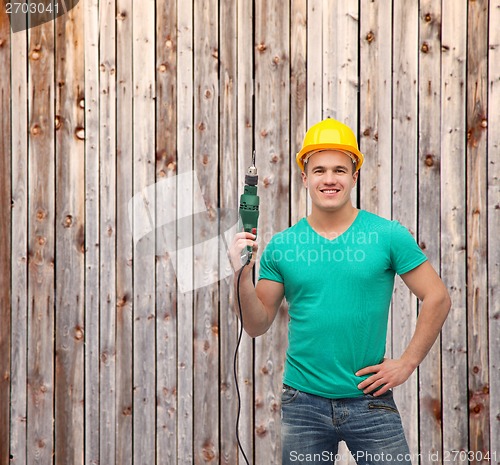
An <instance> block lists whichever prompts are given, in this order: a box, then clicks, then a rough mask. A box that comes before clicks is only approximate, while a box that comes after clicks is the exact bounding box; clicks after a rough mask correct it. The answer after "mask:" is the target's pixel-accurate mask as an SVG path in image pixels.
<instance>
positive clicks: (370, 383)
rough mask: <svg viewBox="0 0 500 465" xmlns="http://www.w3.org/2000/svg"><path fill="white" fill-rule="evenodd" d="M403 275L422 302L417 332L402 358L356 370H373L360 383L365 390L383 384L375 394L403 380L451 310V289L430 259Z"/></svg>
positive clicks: (364, 373)
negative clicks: (447, 286) (446, 285)
mask: <svg viewBox="0 0 500 465" xmlns="http://www.w3.org/2000/svg"><path fill="white" fill-rule="evenodd" d="M401 278H402V279H403V281H404V283H405V284H406V285H407V286H408V288H409V289H410V290H411V291H412V292H413V294H415V295H416V296H417V298H418V299H419V300H421V301H422V305H421V307H420V313H419V316H418V318H417V325H416V328H415V332H414V333H413V336H412V338H411V340H410V343H409V344H408V347H407V348H406V350H405V351H404V353H403V355H402V356H401V358H400V359H395V360H392V359H386V360H384V361H383V362H382V363H380V364H379V365H374V366H370V367H365V368H363V369H362V370H359V371H358V372H357V373H356V375H357V376H362V375H366V374H370V373H373V374H372V376H370V377H369V378H367V379H366V380H365V381H363V382H362V383H360V384H359V385H358V388H359V389H363V391H364V392H365V393H369V392H371V391H373V390H374V389H376V388H378V387H379V386H383V387H382V388H380V389H379V390H378V391H377V392H376V393H375V394H374V395H380V394H383V393H384V392H386V391H387V390H388V389H390V388H392V387H395V386H398V385H400V384H402V383H404V382H405V381H406V380H407V379H408V378H409V377H410V375H411V374H412V373H413V371H414V370H415V368H417V366H418V365H420V363H421V362H422V360H423V359H424V358H425V356H426V355H427V353H428V352H429V350H430V349H431V347H432V345H433V344H434V342H435V341H436V339H437V337H438V335H439V332H440V331H441V328H442V326H443V324H444V322H445V320H446V317H447V316H448V312H449V310H450V306H451V300H450V296H449V294H448V291H447V289H446V287H445V285H444V283H443V281H441V279H440V278H439V276H438V274H437V273H436V272H435V271H434V268H433V267H432V265H431V264H430V263H429V262H428V261H427V262H424V263H422V264H421V265H420V266H418V267H417V268H415V269H413V270H411V271H409V272H408V273H405V274H403V275H401Z"/></svg>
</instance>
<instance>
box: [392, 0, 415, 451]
mask: <svg viewBox="0 0 500 465" xmlns="http://www.w3.org/2000/svg"><path fill="white" fill-rule="evenodd" d="M393 24H394V33H393V101H392V105H393V216H394V218H395V219H397V220H399V221H400V222H401V223H402V224H403V225H404V226H406V227H407V228H409V230H410V232H412V233H413V234H414V235H415V234H416V224H417V208H416V207H417V198H416V192H417V176H416V174H417V158H418V153H417V134H418V127H417V124H418V120H417V78H418V75H417V69H418V66H417V64H418V63H417V61H418V60H417V50H418V34H417V31H418V4H417V3H416V2H412V3H404V4H403V3H401V2H394V18H393ZM415 321H416V299H415V298H414V297H413V296H412V294H411V292H410V291H409V290H408V288H407V287H406V286H405V285H404V283H403V282H402V280H401V279H399V278H398V279H397V280H396V284H395V294H394V299H393V306H392V326H393V333H392V334H393V340H392V349H393V353H392V356H393V357H399V356H400V355H401V354H402V353H403V351H404V349H405V348H406V346H407V345H408V343H409V341H410V338H411V335H412V334H413V331H414V328H415ZM394 328H397V329H394ZM417 395H418V394H417V376H416V373H414V374H413V375H412V376H411V377H410V379H409V380H408V381H407V382H406V383H405V384H404V385H403V386H401V387H400V388H399V389H396V390H395V396H396V399H397V401H398V403H399V407H400V410H401V416H402V419H403V425H404V427H405V433H406V437H407V439H408V443H409V446H410V451H411V452H412V453H417V451H418V424H417V420H418V416H417V398H418V397H417Z"/></svg>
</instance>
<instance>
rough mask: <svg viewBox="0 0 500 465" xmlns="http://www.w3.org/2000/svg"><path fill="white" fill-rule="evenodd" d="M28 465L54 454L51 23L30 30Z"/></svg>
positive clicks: (52, 33) (48, 458) (52, 45)
mask: <svg viewBox="0 0 500 465" xmlns="http://www.w3.org/2000/svg"><path fill="white" fill-rule="evenodd" d="M28 34H29V60H30V61H29V83H30V87H29V95H30V98H29V121H30V123H29V124H30V138H29V181H28V182H29V211H28V230H29V243H28V248H29V269H28V270H29V271H28V273H29V274H28V306H29V314H28V380H27V382H28V419H29V423H28V441H27V449H28V463H29V464H30V465H31V464H33V465H36V464H46V463H50V462H51V461H52V456H53V453H54V438H53V436H54V425H53V417H54V343H53V334H54V258H55V250H54V220H55V199H54V197H55V185H54V178H55V176H54V174H55V173H54V171H55V170H54V139H53V134H54V119H55V118H54V23H53V22H52V21H51V22H48V23H45V24H43V25H41V26H38V27H35V28H32V29H30V30H29V33H28Z"/></svg>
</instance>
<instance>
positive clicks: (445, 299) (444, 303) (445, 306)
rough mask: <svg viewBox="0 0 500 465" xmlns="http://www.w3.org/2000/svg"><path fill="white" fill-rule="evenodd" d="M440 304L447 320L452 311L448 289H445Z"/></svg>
mask: <svg viewBox="0 0 500 465" xmlns="http://www.w3.org/2000/svg"><path fill="white" fill-rule="evenodd" d="M439 303H440V308H441V309H442V311H443V313H444V317H445V318H446V317H447V316H448V313H449V312H450V310H451V297H450V294H449V292H448V290H447V289H446V288H443V292H442V293H441V296H440V299H439Z"/></svg>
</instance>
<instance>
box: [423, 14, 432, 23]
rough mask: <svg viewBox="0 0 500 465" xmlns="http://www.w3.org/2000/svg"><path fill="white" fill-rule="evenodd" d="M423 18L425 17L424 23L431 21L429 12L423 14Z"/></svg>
mask: <svg viewBox="0 0 500 465" xmlns="http://www.w3.org/2000/svg"><path fill="white" fill-rule="evenodd" d="M424 19H425V22H426V23H430V22H431V21H432V16H431V14H430V13H427V14H426V15H425V16H424Z"/></svg>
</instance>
